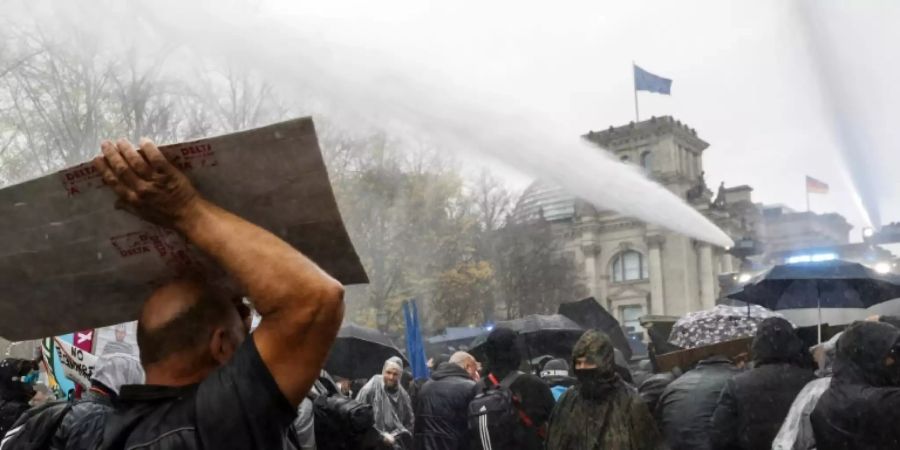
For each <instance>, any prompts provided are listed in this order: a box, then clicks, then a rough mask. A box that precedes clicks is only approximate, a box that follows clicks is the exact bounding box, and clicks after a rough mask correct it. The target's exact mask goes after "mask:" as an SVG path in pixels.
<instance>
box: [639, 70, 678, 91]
mask: <svg viewBox="0 0 900 450" xmlns="http://www.w3.org/2000/svg"><path fill="white" fill-rule="evenodd" d="M634 90H636V91H648V92H657V93H660V94H666V95H671V94H672V80H670V79H668V78H663V77H661V76H658V75H654V74H652V73H650V72H647V71H646V70H644V69H641V68H640V67H638V66H637V64H635V65H634Z"/></svg>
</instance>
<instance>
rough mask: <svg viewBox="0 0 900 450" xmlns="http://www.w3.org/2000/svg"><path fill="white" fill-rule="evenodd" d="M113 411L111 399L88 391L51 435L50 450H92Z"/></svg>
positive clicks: (101, 435)
mask: <svg viewBox="0 0 900 450" xmlns="http://www.w3.org/2000/svg"><path fill="white" fill-rule="evenodd" d="M112 411H113V404H112V399H111V398H110V397H108V396H106V395H102V394H99V393H96V392H93V391H88V393H86V394H85V395H84V396H83V397H82V398H81V400H78V401H77V402H75V404H74V405H72V409H70V410H69V413H68V414H66V416H65V417H63V420H62V423H60V425H59V428H57V429H56V433H55V434H54V435H53V441H52V442H51V444H50V448H51V449H52V450H82V449H92V448H94V445H96V444H98V443H99V442H100V440H101V439H102V437H103V427H104V425H106V418H107V416H108V415H109V414H111V413H112Z"/></svg>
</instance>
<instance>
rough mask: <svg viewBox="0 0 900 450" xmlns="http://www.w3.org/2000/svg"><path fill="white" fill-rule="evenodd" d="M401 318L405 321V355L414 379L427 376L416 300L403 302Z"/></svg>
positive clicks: (426, 364) (423, 343)
mask: <svg viewBox="0 0 900 450" xmlns="http://www.w3.org/2000/svg"><path fill="white" fill-rule="evenodd" d="M403 319H404V321H405V322H406V356H407V357H408V358H409V365H410V368H411V369H412V373H413V378H414V379H416V380H419V379H423V378H428V375H429V374H428V363H427V361H426V360H425V342H424V341H423V340H422V329H421V327H419V310H418V308H416V301H415V300H410V301H408V302H404V303H403Z"/></svg>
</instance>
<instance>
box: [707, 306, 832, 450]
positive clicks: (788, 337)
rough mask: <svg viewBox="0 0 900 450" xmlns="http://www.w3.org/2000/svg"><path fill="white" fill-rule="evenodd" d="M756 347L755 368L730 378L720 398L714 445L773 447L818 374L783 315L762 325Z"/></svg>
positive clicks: (755, 449)
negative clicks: (793, 407) (797, 400)
mask: <svg viewBox="0 0 900 450" xmlns="http://www.w3.org/2000/svg"><path fill="white" fill-rule="evenodd" d="M751 351H752V353H753V360H754V363H755V364H756V367H754V368H753V369H752V370H750V371H748V372H744V373H741V374H739V375H737V376H735V377H734V378H732V379H731V380H729V381H728V382H727V383H726V384H725V388H724V389H723V390H722V395H721V396H720V397H719V402H718V405H717V406H716V411H715V413H714V414H713V428H712V433H711V436H712V443H713V448H716V449H744V450H769V449H771V448H772V441H774V440H775V436H776V435H777V434H778V430H779V429H781V424H782V422H784V418H785V417H787V413H788V411H789V410H790V409H791V404H793V402H794V398H795V397H797V394H798V393H799V392H800V390H802V389H803V387H804V386H806V383H809V382H810V381H812V380H813V379H814V378H815V374H814V373H813V363H812V357H811V356H810V355H809V352H808V351H807V350H806V346H805V345H804V344H803V341H801V340H800V338H799V337H797V334H796V332H795V331H794V329H793V325H791V324H790V322H788V321H786V320H784V319H782V318H770V319H766V320H764V321H763V322H762V323H761V324H760V325H759V329H758V330H757V334H756V337H755V338H754V339H753V346H752V348H751Z"/></svg>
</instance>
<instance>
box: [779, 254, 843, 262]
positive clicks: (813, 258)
mask: <svg viewBox="0 0 900 450" xmlns="http://www.w3.org/2000/svg"><path fill="white" fill-rule="evenodd" d="M835 259H838V255H837V253H815V254H812V255H794V256H791V257H789V258H787V259H786V260H785V263H786V264H800V263H811V262H823V261H834V260H835Z"/></svg>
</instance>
